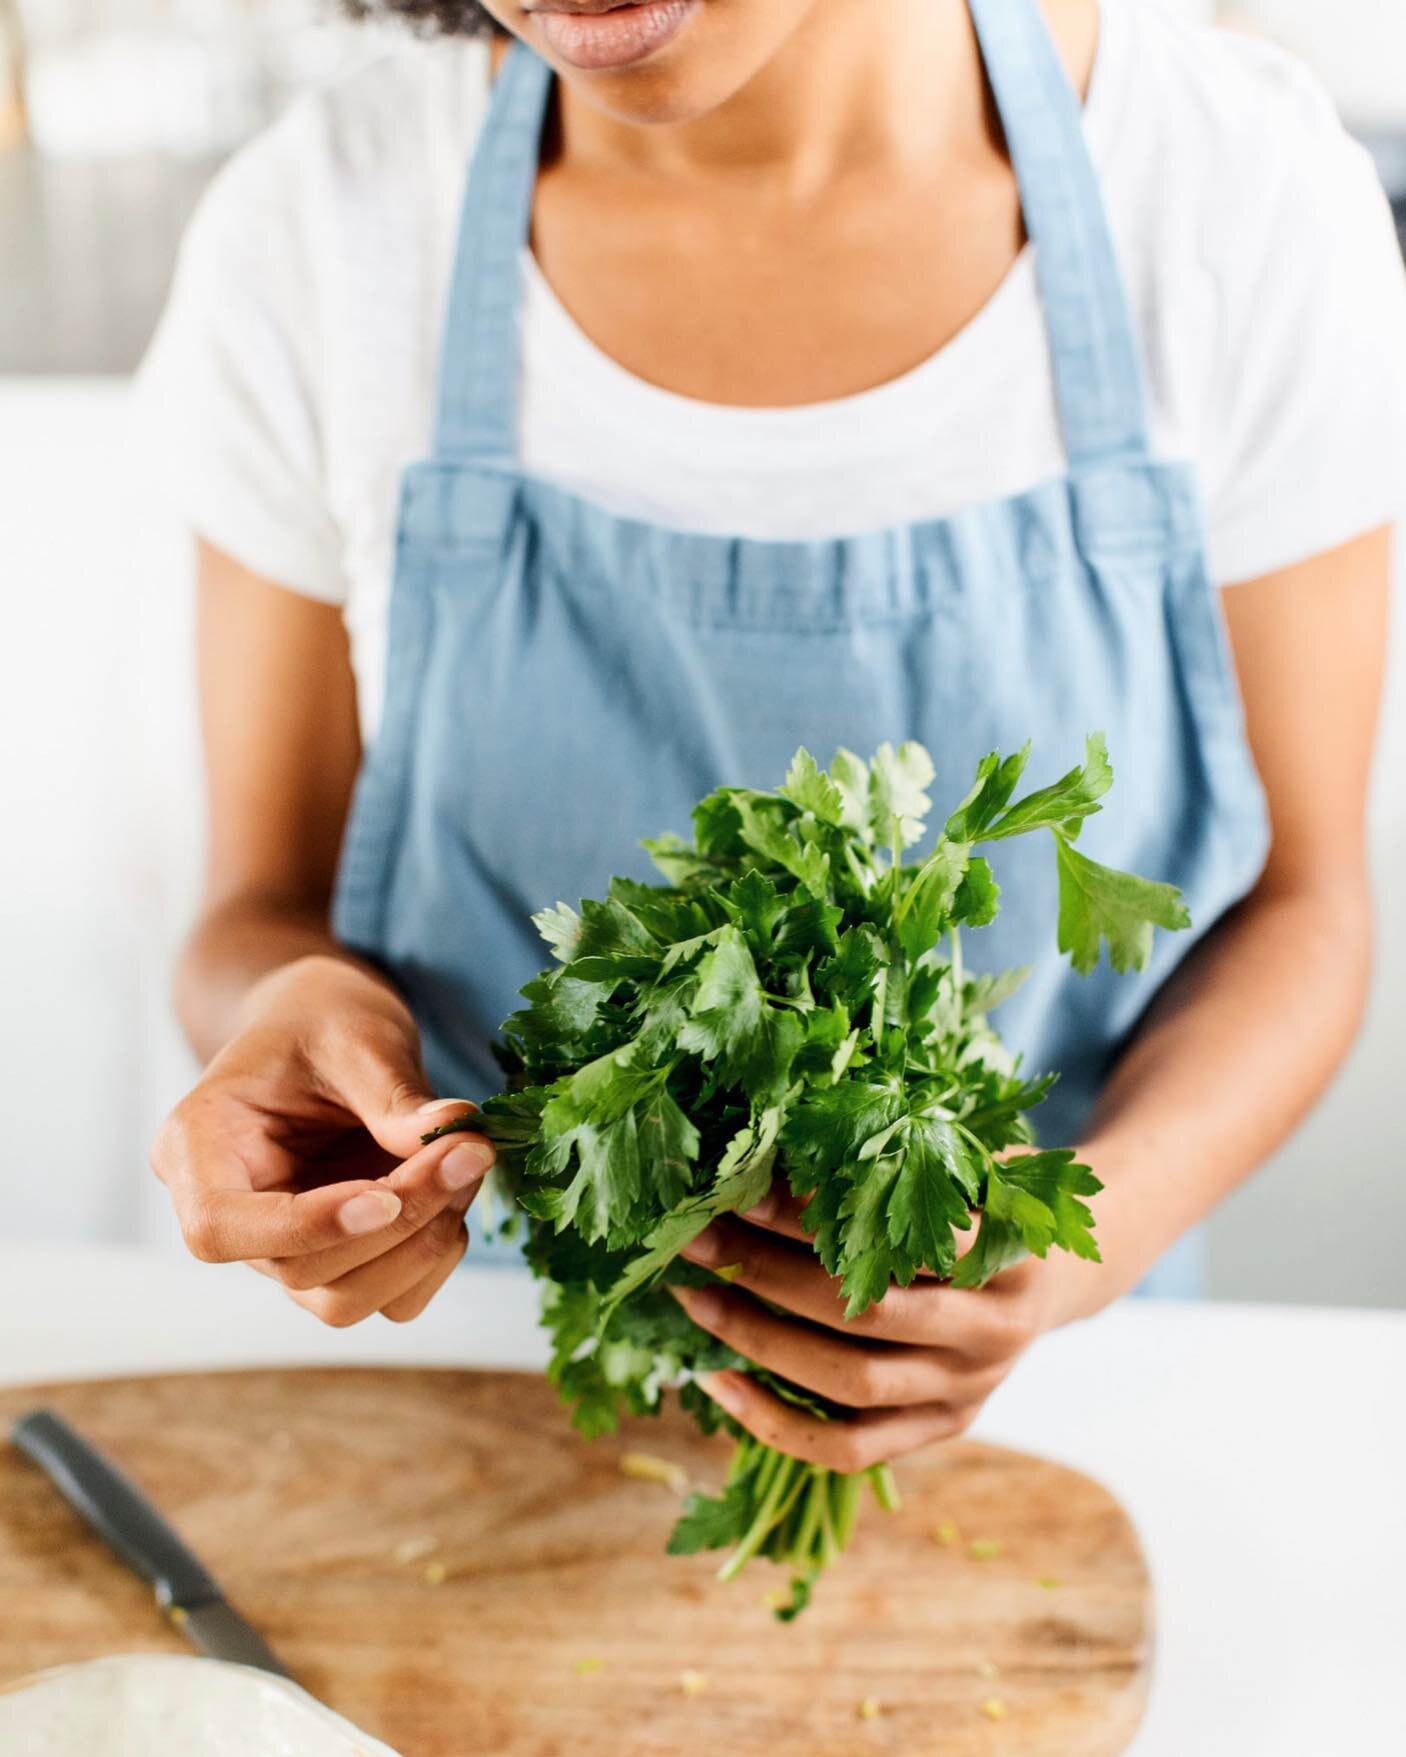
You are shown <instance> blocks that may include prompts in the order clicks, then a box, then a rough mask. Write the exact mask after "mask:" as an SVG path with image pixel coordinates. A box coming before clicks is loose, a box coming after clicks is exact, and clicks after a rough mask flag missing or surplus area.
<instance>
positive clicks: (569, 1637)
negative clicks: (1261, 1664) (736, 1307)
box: [0, 1370, 1151, 1757]
mask: <svg viewBox="0 0 1406 1757" xmlns="http://www.w3.org/2000/svg"><path fill="white" fill-rule="evenodd" d="M41 1404H45V1405H48V1406H49V1407H52V1408H54V1409H57V1410H58V1411H60V1413H62V1414H63V1415H65V1416H66V1417H67V1418H68V1419H69V1420H70V1421H72V1422H74V1423H75V1424H76V1425H77V1426H78V1427H79V1428H81V1429H82V1431H83V1432H84V1433H86V1434H87V1435H88V1436H89V1437H90V1438H91V1439H93V1440H95V1441H96V1442H97V1443H98V1444H99V1445H101V1446H102V1447H103V1448H105V1449H106V1450H107V1451H108V1452H109V1453H110V1454H111V1455H112V1457H113V1458H114V1459H116V1460H117V1461H118V1463H119V1464H120V1465H121V1466H122V1468H123V1469H125V1470H126V1471H127V1472H128V1474H129V1475H131V1476H132V1477H133V1478H134V1479H135V1480H136V1481H137V1482H139V1483H140V1484H141V1486H142V1487H143V1488H144V1489H145V1490H146V1492H147V1493H148V1494H149V1495H150V1496H151V1497H152V1498H153V1499H154V1500H155V1501H156V1502H157V1503H158V1504H159V1505H160V1507H161V1508H162V1509H163V1511H164V1512H165V1513H166V1514H167V1516H168V1517H169V1518H170V1520H171V1521H172V1523H173V1524H174V1525H175V1526H176V1527H177V1529H178V1530H179V1531H180V1532H181V1534H182V1535H183V1536H184V1537H185V1538H186V1539H187V1541H188V1542H189V1543H190V1544H191V1545H192V1546H193V1547H194V1549H195V1550H196V1551H197V1552H198V1553H199V1554H200V1556H201V1557H202V1558H203V1560H204V1561H205V1562H206V1563H207V1564H208V1565H209V1566H210V1567H211V1568H212V1569H213V1571H214V1572H215V1574H216V1576H217V1577H218V1578H219V1579H220V1581H221V1582H222V1584H223V1585H224V1587H225V1590H226V1592H227V1593H228V1595H229V1597H230V1599H231V1600H232V1602H233V1603H235V1604H236V1605H237V1606H238V1608H239V1609H240V1610H241V1611H242V1612H243V1613H244V1614H245V1615H246V1616H247V1617H248V1618H249V1619H250V1620H251V1621H253V1622H254V1623H256V1624H257V1625H258V1626H259V1628H260V1629H261V1630H262V1631H263V1633H264V1634H265V1635H266V1636H267V1637H268V1638H269V1640H270V1641H271V1642H272V1644H273V1646H274V1648H275V1649H276V1650H277V1651H278V1652H279V1654H280V1655H281V1657H282V1658H283V1659H284V1660H285V1662H286V1663H287V1664H288V1665H289V1666H290V1668H291V1669H292V1670H293V1671H294V1673H295V1674H296V1676H297V1677H298V1679H299V1681H300V1682H302V1683H304V1684H305V1685H306V1686H307V1687H308V1688H309V1689H310V1690H312V1691H313V1692H314V1693H315V1694H316V1695H318V1696H320V1697H322V1698H323V1699H324V1700H325V1701H327V1702H329V1703H330V1704H331V1705H332V1706H333V1707H334V1708H336V1709H338V1710H339V1711H340V1712H341V1713H343V1714H345V1715H347V1716H348V1717H349V1718H350V1719H352V1720H353V1721H355V1722H357V1723H358V1724H359V1725H361V1726H362V1727H364V1728H365V1729H366V1730H367V1731H368V1732H370V1733H374V1734H375V1735H376V1736H377V1737H379V1738H381V1739H384V1740H385V1741H386V1742H387V1743H388V1744H390V1745H392V1746H394V1747H395V1748H396V1749H397V1750H399V1751H401V1752H403V1753H404V1754H405V1757H480V1754H483V1753H504V1754H507V1753H511V1754H512V1757H663V1754H665V1753H668V1754H669V1757H695V1754H697V1757H703V1754H704V1753H707V1754H708V1757H719V1754H728V1757H731V1754H733V1753H753V1752H756V1753H765V1757H865V1754H868V1753H875V1754H877V1753H903V1754H904V1757H921V1754H925V1753H932V1754H934V1757H938V1754H941V1757H996V1754H999V1757H1114V1754H1115V1753H1117V1752H1121V1751H1122V1750H1124V1749H1125V1747H1126V1745H1127V1744H1128V1742H1129V1741H1130V1739H1131V1737H1132V1734H1133V1732H1134V1730H1135V1728H1136V1725H1137V1722H1138V1719H1139V1717H1140V1715H1141V1712H1142V1708H1143V1703H1144V1699H1145V1694H1146V1686H1147V1679H1148V1665H1149V1650H1150V1645H1151V1641H1150V1629H1151V1617H1150V1594H1149V1588H1148V1581H1147V1575H1146V1570H1145V1567H1144V1563H1143V1559H1142V1555H1141V1552H1140V1550H1139V1547H1138V1543H1137V1539H1136V1537H1135V1535H1134V1533H1133V1530H1132V1527H1131V1526H1130V1524H1129V1522H1128V1519H1127V1517H1126V1515H1125V1514H1124V1512H1123V1511H1122V1509H1121V1508H1120V1507H1119V1505H1118V1504H1117V1503H1116V1502H1115V1501H1114V1500H1113V1499H1112V1498H1111V1497H1110V1496H1109V1494H1108V1493H1107V1492H1106V1491H1105V1490H1104V1489H1102V1488H1100V1487H1099V1486H1098V1485H1097V1484H1095V1483H1093V1482H1091V1481H1089V1480H1088V1479H1087V1478H1086V1477H1082V1476H1079V1475H1077V1474H1075V1473H1074V1472H1072V1471H1069V1470H1065V1469H1062V1468H1059V1467H1057V1466H1055V1465H1052V1464H1049V1463H1046V1462H1044V1461H1042V1460H1039V1459H1035V1458H1030V1457H1026V1456H1024V1455H1022V1454H1018V1453H1013V1452H1007V1451H1002V1450H999V1449H997V1448H994V1447H990V1446H983V1445H975V1444H970V1443H966V1442H963V1443H958V1444H955V1445H952V1446H948V1447H946V1448H940V1449H938V1450H935V1451H932V1452H930V1453H928V1454H926V1455H924V1456H921V1457H918V1458H915V1459H911V1460H908V1461H906V1462H905V1463H903V1464H901V1465H900V1466H899V1469H898V1475H899V1481H900V1485H901V1487H902V1490H903V1494H904V1507H903V1510H902V1511H901V1512H899V1513H897V1514H892V1515H883V1514H881V1513H880V1512H879V1511H878V1509H877V1508H875V1507H872V1506H869V1507H866V1510H865V1513H864V1515H863V1518H862V1522H861V1527H860V1532H859V1536H858V1538H857V1540H856V1542H855V1545H854V1548H853V1549H852V1551H851V1552H850V1554H849V1556H848V1557H847V1558H846V1560H845V1562H844V1563H843V1564H842V1565H841V1566H840V1567H839V1568H838V1569H836V1570H835V1571H834V1572H833V1573H832V1574H831V1576H830V1577H829V1578H828V1579H826V1580H825V1581H824V1582H823V1584H822V1586H821V1588H820V1590H819V1591H818V1593H817V1596H816V1602H815V1605H814V1608H813V1609H812V1610H810V1611H809V1612H808V1613H807V1614H806V1616H805V1617H803V1618H802V1619H801V1621H800V1622H799V1623H797V1624H795V1625H793V1626H791V1627H784V1626H782V1625H780V1624H778V1623H776V1622H775V1620H774V1619H773V1618H772V1616H771V1615H770V1612H769V1610H768V1608H767V1606H766V1604H765V1602H764V1601H765V1598H766V1596H767V1594H768V1592H770V1591H774V1590H775V1589H776V1588H777V1587H778V1586H779V1585H781V1584H782V1577H781V1576H780V1575H779V1574H778V1573H777V1572H776V1571H775V1570H773V1569H772V1568H771V1567H770V1566H769V1565H767V1564H765V1563H763V1564H758V1565H754V1566H753V1567H752V1568H749V1569H748V1570H747V1571H746V1572H745V1573H744V1574H743V1576H742V1577H741V1579H740V1580H738V1581H737V1582H736V1583H735V1584H733V1585H730V1586H726V1587H724V1586H719V1585H717V1584H716V1583H715V1582H714V1580H713V1572H714V1570H715V1568H716V1566H717V1558H716V1557H712V1558H710V1557H694V1558H688V1559H668V1558H666V1557H665V1556H664V1554H663V1550H664V1544H665V1540H666V1538H667V1536H668V1533H669V1529H670V1527H671V1525H672V1523H673V1521H674V1519H675V1518H676V1516H677V1514H678V1510H679V1500H678V1494H677V1491H676V1490H675V1489H671V1488H670V1487H668V1486H666V1485H664V1484H659V1483H655V1482H650V1481H639V1480H636V1479H634V1478H632V1477H630V1476H627V1475H626V1474H625V1473H624V1472H623V1471H622V1469H621V1459H622V1457H624V1456H625V1455H626V1454H628V1453H632V1452H634V1453H639V1452H645V1453H648V1454H650V1455H651V1456H653V1457H655V1458H663V1459H667V1460H669V1461H671V1462H673V1463H675V1464H677V1465H680V1466H682V1467H683V1469H684V1471H686V1472H687V1474H688V1477H689V1478H690V1480H692V1481H694V1482H697V1483H700V1484H703V1485H707V1486H709V1487H711V1486H713V1485H714V1484H715V1483H716V1482H717V1480H718V1477H719V1474H720V1471H721V1468H722V1464H723V1461H724V1459H725V1457H726V1445H725V1443H724V1442H721V1441H711V1442H710V1441H704V1440H702V1439H701V1438H700V1437H699V1435H698V1434H697V1432H696V1430H695V1429H694V1428H693V1427H692V1425H691V1423H689V1422H688V1421H687V1420H686V1419H684V1418H682V1417H680V1416H678V1414H677V1413H676V1412H675V1413H673V1414H671V1415H668V1416H666V1417H664V1418H663V1419H662V1420H659V1421H643V1422H636V1423H633V1424H630V1426H629V1428H628V1430H627V1431H626V1432H625V1433H623V1434H622V1435H621V1436H619V1437H618V1438H614V1439H610V1440H599V1441H595V1442H591V1443H587V1442H585V1441H582V1440H580V1439H578V1438H576V1437H575V1436H573V1435H572V1434H571V1432H570V1430H569V1428H568V1426H567V1423H566V1420H565V1418H564V1415H563V1412H562V1410H561V1409H560V1407H559V1406H558V1404H557V1402H556V1399H555V1397H554V1395H553V1394H552V1392H551V1391H550V1390H549V1388H548V1387H547V1386H546V1385H545V1384H544V1383H543V1382H542V1381H541V1380H539V1379H537V1378H535V1377H529V1376H525V1375H520V1374H513V1373H467V1372H465V1373H455V1372H407V1371H369V1370H368V1371H359V1370H349V1371H332V1372H328V1371H306V1372H256V1373H229V1374H197V1375H189V1376H180V1377H167V1378H153V1379H137V1380H125V1381H112V1382H107V1383H96V1384H69V1385H62V1386H54V1387H47V1388H43V1389H39V1390H34V1389H30V1390H28V1391H24V1392H7V1393H4V1394H3V1395H0V1422H3V1424H4V1431H8V1428H9V1426H10V1424H11V1423H12V1422H13V1420H14V1419H15V1418H16V1417H18V1416H19V1415H21V1414H23V1413H25V1412H26V1411H27V1410H28V1409H30V1408H33V1407H36V1406H38V1405H41ZM949 1522H950V1525H952V1526H955V1528H956V1531H957V1534H958V1535H957V1537H956V1539H955V1540H954V1541H948V1542H945V1543H944V1542H939V1541H937V1540H936V1538H935V1537H934V1533H935V1532H937V1531H938V1530H939V1528H940V1527H944V1526H946V1525H948V1524H949ZM944 1535H945V1536H946V1537H947V1538H948V1539H949V1540H950V1539H951V1538H952V1533H951V1531H950V1530H948V1531H946V1532H944ZM973 1542H975V1543H976V1544H977V1546H978V1551H979V1552H980V1553H985V1552H987V1551H988V1550H989V1549H990V1548H991V1546H999V1553H997V1554H994V1555H991V1554H985V1559H977V1558H976V1557H973V1556H972V1554H971V1553H970V1547H969V1546H970V1545H971V1544H972V1543H973ZM124 1651H147V1652H151V1651H171V1652H182V1651H185V1648H184V1645H183V1643H182V1641H181V1638H180V1637H179V1636H178V1635H177V1634H176V1633H175V1631H173V1630H171V1629H169V1628H168V1627H167V1626H165V1625H164V1624H163V1623H162V1622H161V1621H159V1620H158V1617H157V1614H156V1612H155V1609H154V1607H153V1605H152V1601H151V1598H150V1595H149V1594H148V1592H147V1590H146V1589H145V1588H144V1587H143V1586H142V1585H141V1584H140V1583H139V1582H138V1581H137V1580H135V1579H134V1578H133V1577H132V1576H131V1575H129V1574H128V1573H127V1572H126V1571H125V1570H124V1569H123V1568H122V1567H121V1566H120V1565H119V1564H118V1563H117V1562H116V1561H115V1560H114V1559H113V1557H112V1556H111V1555H110V1554H109V1553H108V1552H107V1551H106V1550H105V1549H104V1548H103V1547H102V1545H101V1544H100V1543H99V1542H98V1540H96V1539H95V1538H93V1537H92V1536H91V1535H90V1534H89V1533H88V1531H87V1529H86V1528H85V1527H83V1526H82V1525H81V1524H80V1523H79V1521H78V1520H77V1519H76V1518H75V1516H74V1515H73V1514H72V1513H70V1511H69V1510H68V1508H67V1507H66V1506H65V1505H64V1503H63V1502H61V1501H60V1500H59V1499H58V1497H57V1496H56V1494H55V1493H54V1491H53V1489H52V1488H51V1487H50V1486H49V1484H48V1483H47V1481H46V1480H45V1479H44V1477H43V1476H41V1474H40V1473H39V1472H38V1471H37V1470H36V1469H35V1468H34V1467H33V1466H32V1465H31V1464H30V1463H29V1462H28V1461H27V1460H26V1459H24V1458H23V1457H21V1456H20V1454H19V1453H18V1452H17V1451H16V1450H15V1449H14V1448H13V1447H10V1446H6V1445H3V1444H0V1684H3V1683H4V1682H6V1681H7V1680H10V1679H13V1678H15V1677H18V1676H19V1675H21V1674H23V1673H26V1672H29V1671H33V1670H37V1669H39V1668H41V1667H43V1666H49V1665H57V1664H63V1663H66V1662H70V1661H75V1660H83V1659H90V1658H95V1657H97V1656H99V1655H102V1654H108V1653H115V1652H124Z"/></svg>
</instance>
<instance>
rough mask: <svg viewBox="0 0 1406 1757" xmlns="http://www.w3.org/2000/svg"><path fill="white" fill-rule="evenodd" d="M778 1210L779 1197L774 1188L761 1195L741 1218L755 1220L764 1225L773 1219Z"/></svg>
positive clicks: (779, 1207)
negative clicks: (758, 1200) (759, 1199)
mask: <svg viewBox="0 0 1406 1757" xmlns="http://www.w3.org/2000/svg"><path fill="white" fill-rule="evenodd" d="M780 1212H781V1198H780V1197H779V1196H778V1195H777V1193H776V1191H775V1190H769V1191H768V1192H767V1194H766V1195H764V1196H763V1197H762V1199H761V1201H760V1202H758V1203H757V1205H756V1207H755V1208H751V1209H749V1210H748V1211H747V1213H746V1214H745V1215H744V1216H743V1218H744V1219H746V1220H755V1221H757V1222H759V1224H761V1225H762V1226H766V1225H768V1224H769V1223H770V1222H771V1221H773V1220H775V1218H776V1216H777V1215H778V1214H779V1213H780Z"/></svg>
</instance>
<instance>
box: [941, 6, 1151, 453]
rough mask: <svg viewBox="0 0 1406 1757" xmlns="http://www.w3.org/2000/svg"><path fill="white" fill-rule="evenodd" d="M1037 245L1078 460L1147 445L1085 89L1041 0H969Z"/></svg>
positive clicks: (1134, 350)
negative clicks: (1084, 107) (1086, 119)
mask: <svg viewBox="0 0 1406 1757" xmlns="http://www.w3.org/2000/svg"><path fill="white" fill-rule="evenodd" d="M968 4H969V6H970V9H971V15H972V20H973V22H974V24H975V26H976V31H977V36H978V38H979V40H980V42H981V50H982V54H983V56H984V57H985V61H986V73H987V77H988V79H989V80H990V82H991V89H992V92H993V93H994V95H995V99H996V107H997V109H998V111H999V112H1000V116H1001V122H1002V125H1003V126H1004V128H1005V133H1006V142H1007V146H1008V148H1009V151H1010V155H1011V161H1012V163H1013V165H1014V166H1015V172H1016V176H1017V178H1018V179H1019V182H1020V199H1021V206H1022V208H1023V210H1024V213H1025V228H1026V231H1027V232H1028V233H1029V235H1030V239H1031V242H1032V243H1033V244H1034V247H1035V260H1036V267H1037V272H1038V275H1039V282H1040V292H1041V297H1042V300H1043V303H1044V308H1045V325H1046V328H1047V330H1048V333H1049V344H1050V356H1051V360H1052V364H1053V368H1054V382H1055V394H1056V397H1057V399H1058V403H1059V413H1060V423H1061V426H1062V428H1063V432H1064V444H1065V450H1066V452H1067V453H1068V457H1069V463H1070V469H1071V472H1072V473H1074V474H1076V475H1077V474H1079V473H1081V472H1082V471H1083V470H1086V469H1088V468H1089V467H1091V466H1097V465H1100V464H1109V463H1126V462H1131V461H1141V460H1145V459H1146V458H1147V457H1148V456H1149V453H1150V448H1149V444H1148V434H1147V412H1146V406H1145V400H1144V394H1143V379H1142V365H1141V357H1140V353H1139V349H1138V345H1137V342H1136V340H1135V337H1134V330H1133V323H1132V316H1131V312H1130V309H1129V305H1128V296H1127V292H1126V289H1125V287H1124V284H1123V277H1122V273H1121V271H1120V269H1119V267H1118V259H1117V255H1116V253H1115V251H1114V248H1113V238H1112V235H1111V233H1110V231H1109V227H1108V217H1107V214H1106V212H1105V210H1104V204H1103V196H1102V192H1101V190H1100V188H1099V183H1098V175H1097V173H1096V171H1095V170H1094V165H1093V160H1092V159H1091V157H1090V155H1089V149H1088V143H1087V141H1086V140H1085V138H1084V124H1083V115H1082V113H1081V110H1080V107H1079V98H1078V94H1077V92H1076V91H1075V90H1074V87H1073V85H1072V83H1071V82H1070V79H1069V75H1068V72H1067V71H1066V69H1065V66H1064V63H1063V61H1062V60H1061V59H1060V55H1059V51H1058V49H1057V47H1056V45H1055V42H1054V40H1053V38H1052V37H1051V35H1050V31H1049V27H1048V26H1047V25H1046V23H1045V20H1044V17H1043V16H1042V14H1041V12H1040V8H1039V5H1038V3H1037V0H968Z"/></svg>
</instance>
